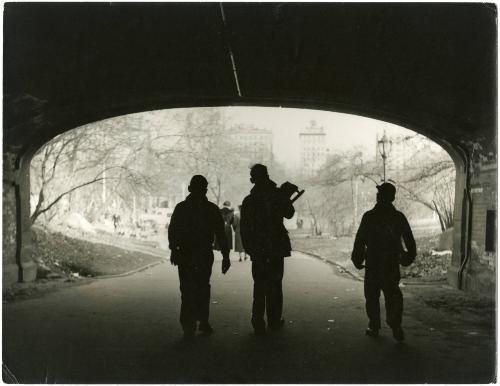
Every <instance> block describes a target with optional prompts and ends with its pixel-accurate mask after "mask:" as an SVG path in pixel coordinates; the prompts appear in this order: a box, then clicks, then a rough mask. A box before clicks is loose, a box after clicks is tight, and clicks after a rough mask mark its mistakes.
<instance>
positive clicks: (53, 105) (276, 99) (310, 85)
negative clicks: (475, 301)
mask: <svg viewBox="0 0 500 386" xmlns="http://www.w3.org/2000/svg"><path fill="white" fill-rule="evenodd" d="M223 15H224V16H223ZM496 28H497V27H496V7H495V6H494V5H489V4H315V5H306V4H272V3H269V4H223V7H222V8H221V6H220V5H219V4H216V3H206V4H196V5H194V4H158V3H157V4H143V5H137V4H22V3H19V4H7V5H6V6H5V12H4V109H3V111H4V121H3V123H4V125H3V127H4V131H3V134H4V146H3V175H4V179H3V245H2V251H3V283H4V286H8V285H9V284H11V283H13V282H16V281H30V280H33V279H34V278H35V275H36V268H37V267H36V264H35V263H34V262H33V260H32V258H31V233H30V227H31V223H30V220H29V215H30V203H29V196H30V186H29V180H30V178H29V177H30V176H29V165H30V161H31V158H32V156H33V154H34V153H35V152H36V150H37V149H39V148H40V146H42V145H43V144H45V143H46V142H47V141H48V140H50V139H51V138H53V137H55V136H56V135H58V134H60V133H62V132H65V131H67V130H71V129H73V128H75V127H78V126H81V125H83V124H86V123H90V122H95V121H98V120H101V119H105V118H109V117H114V116H118V115H122V114H128V113H134V112H140V111H149V110H154V109H163V108H173V107H189V106H193V107H194V106H227V105H254V106H286V107H299V108H313V109H320V110H328V111H338V112H347V113H353V114H358V115H363V116H367V117H373V118H376V119H380V120H384V121H387V122H391V123H395V124H399V125H401V126H403V127H406V128H408V129H411V130H414V131H416V132H418V133H421V134H423V135H425V136H427V137H429V138H431V139H433V140H434V141H436V142H437V143H439V144H440V145H442V146H443V147H444V148H445V149H446V150H448V151H449V153H450V155H451V157H452V158H453V160H454V162H455V165H456V169H457V179H456V188H455V192H456V197H455V226H454V237H453V257H452V267H451V268H450V270H449V276H448V281H449V283H450V284H452V285H453V286H455V287H457V288H461V289H464V290H469V291H477V292H480V293H484V294H489V295H492V294H494V291H495V286H496V237H493V239H494V240H495V242H494V243H493V245H492V244H491V243H487V240H491V237H489V236H491V235H492V234H493V235H496V225H495V224H496V222H495V221H493V222H491V221H487V219H488V218H493V219H496V210H497V208H496V195H497V149H496V136H497V133H496V131H497V113H496V105H497V90H496V76H497V74H496V49H497V48H496V44H497V41H496V36H497V30H496ZM25 304H31V303H25ZM27 307H28V308H27V310H26V312H27V313H24V314H23V313H17V314H15V313H13V314H12V315H16V316H19V317H22V318H29V317H30V316H29V315H30V314H29V306H27ZM21 308H22V307H21ZM12 309H14V307H13V308H12ZM8 310H9V308H6V311H4V317H5V316H6V315H8V312H9V311H8ZM10 331H11V330H9V334H10ZM4 336H7V335H4ZM9 336H10V335H9ZM13 336H15V335H13ZM363 338H364V337H363ZM360 339H361V338H360ZM429 347H430V346H429ZM457 352H458V351H457ZM19 355H24V353H22V354H19ZM460 355H461V356H460V358H456V359H457V360H456V361H455V362H454V363H455V365H456V364H458V363H460V361H461V360H463V358H468V359H470V358H471V357H472V358H475V356H474V354H471V352H465V351H464V352H460ZM462 355H463V356H462ZM451 367H452V365H451V363H450V368H451ZM37 376H38V375H37Z"/></svg>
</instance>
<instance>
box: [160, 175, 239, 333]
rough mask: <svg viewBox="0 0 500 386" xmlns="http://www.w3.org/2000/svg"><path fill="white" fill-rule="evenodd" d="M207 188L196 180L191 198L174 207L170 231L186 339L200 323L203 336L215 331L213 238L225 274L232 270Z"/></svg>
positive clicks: (200, 178) (203, 180)
mask: <svg viewBox="0 0 500 386" xmlns="http://www.w3.org/2000/svg"><path fill="white" fill-rule="evenodd" d="M207 186H208V182H207V180H206V178H205V177H203V176H200V175H196V176H193V178H192V179H191V182H190V183H189V187H188V190H189V192H190V194H189V196H187V198H186V200H184V201H182V202H180V203H179V204H177V206H176V207H175V209H174V212H173V213H172V218H171V221H170V226H169V228H168V241H169V248H170V249H171V251H172V252H171V257H170V261H171V263H172V264H173V265H177V266H178V268H179V281H180V289H181V302H182V303H181V316H180V322H181V324H182V328H183V330H184V336H185V337H191V336H193V335H194V333H195V330H196V322H197V321H199V322H200V324H199V326H198V329H199V330H200V331H201V332H203V333H206V334H208V333H211V332H212V331H213V330H212V327H211V326H210V323H209V322H208V316H209V306H210V276H211V275H212V265H213V262H214V254H213V251H212V244H213V242H214V235H216V236H217V240H218V241H219V246H220V250H221V252H222V256H223V259H222V273H226V272H227V270H228V269H229V267H230V266H231V263H230V261H229V249H228V246H227V240H226V236H225V234H224V221H223V219H222V216H221V214H220V211H219V208H218V207H217V205H215V204H213V203H211V202H209V201H208V200H207V197H206V194H207Z"/></svg>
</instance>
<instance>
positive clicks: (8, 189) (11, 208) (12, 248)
mask: <svg viewBox="0 0 500 386" xmlns="http://www.w3.org/2000/svg"><path fill="white" fill-rule="evenodd" d="M30 161H31V154H25V156H24V157H23V158H18V155H17V154H16V153H15V152H10V151H4V155H3V197H2V199H3V203H2V205H3V216H2V237H3V239H2V253H3V257H2V265H3V277H2V282H3V285H4V288H5V287H7V286H9V285H11V284H12V283H15V282H18V281H33V280H35V279H36V272H37V265H36V263H35V262H34V261H33V259H32V243H31V220H30V175H29V168H30Z"/></svg>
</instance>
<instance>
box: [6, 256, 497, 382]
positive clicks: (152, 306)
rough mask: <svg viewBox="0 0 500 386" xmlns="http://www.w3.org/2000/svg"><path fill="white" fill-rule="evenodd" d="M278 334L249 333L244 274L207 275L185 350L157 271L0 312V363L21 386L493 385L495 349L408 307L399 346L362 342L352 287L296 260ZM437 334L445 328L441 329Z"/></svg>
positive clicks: (291, 261) (172, 283)
mask: <svg viewBox="0 0 500 386" xmlns="http://www.w3.org/2000/svg"><path fill="white" fill-rule="evenodd" d="M284 292H285V317H286V319H287V324H286V328H285V329H284V330H283V331H280V332H276V333H272V334H269V335H268V336H266V337H256V336H254V335H253V334H252V330H251V327H250V324H249V319H250V306H251V293H252V282H251V274H250V263H249V262H243V263H239V262H233V267H232V268H231V270H230V271H229V273H228V274H227V275H225V276H223V275H222V274H221V273H220V262H216V265H215V266H214V274H213V280H212V301H213V304H212V305H211V320H212V324H213V327H214V328H215V330H216V331H215V333H214V334H213V335H212V336H210V337H202V336H199V337H197V338H196V339H195V340H194V341H192V342H190V343H185V342H183V341H182V340H181V339H180V337H181V329H180V326H179V324H178V321H177V320H178V313H179V306H180V296H179V291H178V278H177V272H176V269H174V268H173V267H172V266H170V265H169V264H161V265H159V266H156V267H154V268H151V269H149V270H146V271H143V272H139V273H137V274H134V275H132V276H128V277H121V278H113V279H106V280H99V281H94V282H92V283H91V284H88V285H83V286H79V287H75V288H70V289H66V290H61V291H59V292H56V293H51V294H49V295H47V296H44V297H43V298H38V299H31V300H25V301H19V302H15V303H11V304H4V307H3V361H4V363H5V364H6V365H7V366H8V367H9V369H10V370H11V371H12V373H14V375H16V377H17V378H18V380H19V381H21V382H25V383H27V382H29V383H45V382H47V383H54V382H55V383H380V382H383V383H407V382H416V383H427V382H429V383H436V382H437V383H447V382H453V383H461V382H471V383H472V382H480V383H485V382H489V381H491V376H492V374H493V361H494V348H495V343H494V339H492V337H491V336H483V335H481V334H480V335H478V336H468V335H467V334H466V333H465V332H464V333H463V334H462V332H460V331H456V330H455V331H452V332H451V333H450V332H448V331H446V332H444V331H441V330H439V329H433V328H432V327H431V326H429V325H428V324H426V323H425V322H422V321H421V319H420V318H419V317H418V313H419V312H423V313H425V312H426V310H425V309H423V310H418V309H417V310H416V309H415V307H416V306H412V305H411V303H412V299H411V296H409V297H407V302H408V304H409V307H408V310H409V311H408V313H409V314H410V315H405V319H404V325H405V327H406V332H407V342H406V343H405V344H396V343H394V341H393V339H392V337H391V335H390V330H388V329H387V328H384V329H382V334H383V335H382V337H380V338H379V339H378V340H372V339H370V338H368V337H366V336H364V335H363V331H364V328H365V326H366V318H365V314H364V306H363V288H362V283H361V282H358V281H355V280H352V279H351V278H349V277H348V276H344V275H341V274H339V273H338V271H337V269H336V268H335V267H332V266H331V265H328V264H325V263H323V262H321V261H318V260H316V259H313V258H309V257H306V256H304V255H302V254H299V253H295V254H294V256H293V257H291V258H288V259H287V260H286V264H285V279H284ZM444 325H446V323H444Z"/></svg>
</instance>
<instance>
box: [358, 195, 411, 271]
mask: <svg viewBox="0 0 500 386" xmlns="http://www.w3.org/2000/svg"><path fill="white" fill-rule="evenodd" d="M401 239H402V240H403V241H404V243H405V246H406V249H407V252H405V251H404V249H403V245H402V243H401ZM403 256H404V258H405V259H409V260H410V261H413V260H414V259H415V256H416V244H415V239H414V238H413V233H412V231H411V228H410V225H409V224H408V220H407V219H406V217H405V215H404V214H403V213H401V212H400V211H398V210H396V208H394V206H393V205H392V204H390V203H377V204H376V205H375V207H374V208H373V209H372V210H369V211H367V212H366V213H365V214H364V215H363V218H362V220H361V224H360V225H359V229H358V232H357V234H356V239H355V241H354V248H353V251H352V256H351V260H352V262H353V263H354V265H355V266H356V267H358V268H361V267H362V265H363V263H364V265H365V266H366V269H367V271H370V270H371V271H376V272H380V273H382V274H383V273H384V272H385V273H387V274H388V275H397V276H399V264H400V262H401V258H402V257H403Z"/></svg>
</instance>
